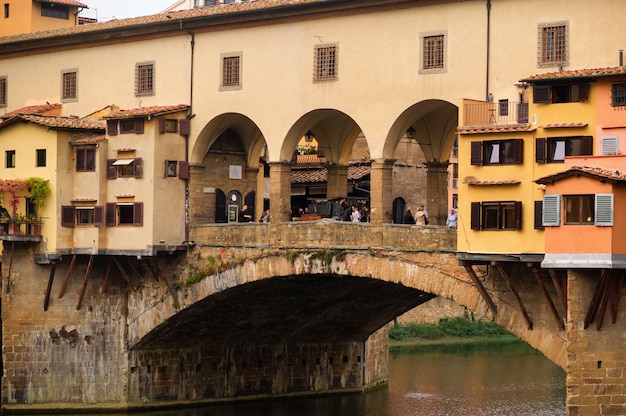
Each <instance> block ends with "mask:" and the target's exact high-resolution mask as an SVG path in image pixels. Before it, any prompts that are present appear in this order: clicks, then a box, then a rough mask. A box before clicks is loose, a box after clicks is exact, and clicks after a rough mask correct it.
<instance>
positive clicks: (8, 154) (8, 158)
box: [4, 150, 16, 169]
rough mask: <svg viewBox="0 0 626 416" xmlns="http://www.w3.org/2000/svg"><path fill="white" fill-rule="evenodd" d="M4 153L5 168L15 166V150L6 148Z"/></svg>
mask: <svg viewBox="0 0 626 416" xmlns="http://www.w3.org/2000/svg"><path fill="white" fill-rule="evenodd" d="M4 154H5V158H4V162H5V165H4V166H5V167H6V168H7V169H13V168H15V163H16V154H15V150H6V151H5V153H4Z"/></svg>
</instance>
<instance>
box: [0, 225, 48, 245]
mask: <svg viewBox="0 0 626 416" xmlns="http://www.w3.org/2000/svg"><path fill="white" fill-rule="evenodd" d="M41 224H42V223H41V221H0V240H4V241H35V242H39V241H41Z"/></svg>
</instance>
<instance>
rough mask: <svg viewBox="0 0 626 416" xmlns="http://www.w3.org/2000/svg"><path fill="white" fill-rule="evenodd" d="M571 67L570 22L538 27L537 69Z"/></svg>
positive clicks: (541, 24)
mask: <svg viewBox="0 0 626 416" xmlns="http://www.w3.org/2000/svg"><path fill="white" fill-rule="evenodd" d="M567 65H569V22H568V21H561V22H549V23H540V24H538V25H537V67H539V68H547V67H563V66H567Z"/></svg>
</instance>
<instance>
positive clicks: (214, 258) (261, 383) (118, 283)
mask: <svg viewBox="0 0 626 416" xmlns="http://www.w3.org/2000/svg"><path fill="white" fill-rule="evenodd" d="M455 231H456V230H454V229H448V228H445V227H441V226H421V227H420V226H409V225H391V224H387V225H385V224H383V225H374V224H371V223H345V222H339V221H334V220H319V221H311V222H283V223H270V224H261V223H256V224H236V225H235V224H211V225H204V226H202V225H199V226H194V227H192V229H191V231H190V237H191V240H190V241H191V242H190V244H189V247H187V249H186V253H185V252H182V253H181V252H173V253H171V254H170V255H169V256H161V257H158V258H141V259H137V258H121V257H120V258H116V257H112V256H99V257H98V256H93V257H90V256H78V257H77V258H74V259H72V258H67V259H66V258H63V259H62V260H61V261H59V262H58V263H57V264H53V265H37V264H35V263H34V262H33V261H32V246H31V245H30V244H32V243H28V242H22V243H19V242H18V243H15V244H12V245H11V246H9V245H7V244H6V243H5V248H4V255H3V258H4V259H5V261H4V262H3V308H2V315H3V332H4V334H3V336H4V339H5V340H7V341H6V342H5V346H4V347H5V355H4V362H3V365H4V370H5V371H4V377H3V389H2V401H3V407H4V408H6V409H9V410H11V409H16V408H19V409H22V408H24V406H25V405H28V406H31V407H44V408H45V407H50V406H56V405H57V404H59V403H63V405H68V406H72V407H87V408H90V407H91V406H99V407H101V406H113V407H121V408H126V407H132V406H145V405H168V404H173V403H178V404H180V402H181V401H193V402H203V401H215V400H231V399H240V398H258V397H265V396H268V395H293V394H316V393H329V392H346V391H361V390H363V389H367V388H370V387H373V386H376V385H378V384H380V383H384V382H385V381H386V379H387V345H388V335H387V324H388V323H389V322H391V321H393V319H394V318H395V317H396V316H398V315H400V314H402V313H404V312H405V311H408V310H410V309H412V308H415V307H417V306H419V305H421V304H422V303H424V302H427V301H428V300H430V299H432V298H433V297H435V296H440V297H443V298H447V299H452V300H454V301H455V302H457V303H459V304H460V305H463V306H465V307H467V309H468V310H469V311H475V312H476V313H478V314H479V315H480V316H487V317H489V318H490V319H494V320H495V321H496V322H497V323H499V324H500V325H502V326H504V327H505V328H507V329H508V330H509V331H511V332H512V333H513V334H515V335H517V336H518V337H519V338H521V339H522V340H524V341H526V342H528V343H529V344H530V345H532V346H533V347H535V348H537V349H538V350H540V351H541V352H542V353H544V354H545V355H546V356H547V357H548V358H549V359H550V360H552V361H554V362H555V363H557V364H558V365H560V366H561V367H563V368H567V357H566V349H567V347H568V338H567V331H565V330H564V329H563V322H558V321H557V320H555V319H554V318H555V316H565V314H564V311H563V308H562V307H561V306H559V305H560V304H559V302H556V301H554V302H553V301H546V297H545V296H546V294H547V295H548V298H549V299H551V300H556V299H558V290H557V289H556V288H557V287H558V286H553V285H552V282H551V281H550V276H549V275H547V274H546V275H543V274H542V273H541V272H540V273H539V276H538V275H536V274H535V273H533V272H532V270H531V268H529V267H528V266H527V265H526V264H517V265H513V266H511V265H510V264H509V265H506V266H504V267H505V268H506V274H505V275H506V276H507V279H508V280H507V281H504V280H503V279H502V278H500V277H497V276H498V275H497V274H496V273H495V270H496V268H495V267H474V268H471V269H468V268H466V267H464V266H461V265H459V260H458V259H457V257H456V253H455V242H456V232H455ZM183 253H184V254H183ZM7 265H8V268H7ZM55 270H56V273H57V274H59V275H65V280H64V281H59V280H57V281H54V280H53V279H52V276H53V275H54V273H55ZM470 270H471V272H470V273H468V271H470ZM77 275H78V276H83V277H81V278H77V277H76V276H77ZM510 288H514V290H513V291H512V290H511V289H510ZM542 288H543V289H546V291H545V292H544V291H543V289H542ZM481 292H482V293H481ZM50 293H52V296H51V295H50ZM57 294H58V296H57ZM40 302H41V304H43V308H35V307H33V303H40ZM555 305H556V312H557V315H555V313H554V310H553V308H554V307H555ZM584 311H585V308H578V312H577V313H578V314H582V313H584ZM570 315H571V312H570ZM531 328H532V329H531ZM28 406H27V407H28Z"/></svg>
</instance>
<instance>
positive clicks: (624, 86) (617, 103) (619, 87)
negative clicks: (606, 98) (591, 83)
mask: <svg viewBox="0 0 626 416" xmlns="http://www.w3.org/2000/svg"><path fill="white" fill-rule="evenodd" d="M611 107H626V82H613V83H612V84H611Z"/></svg>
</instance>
